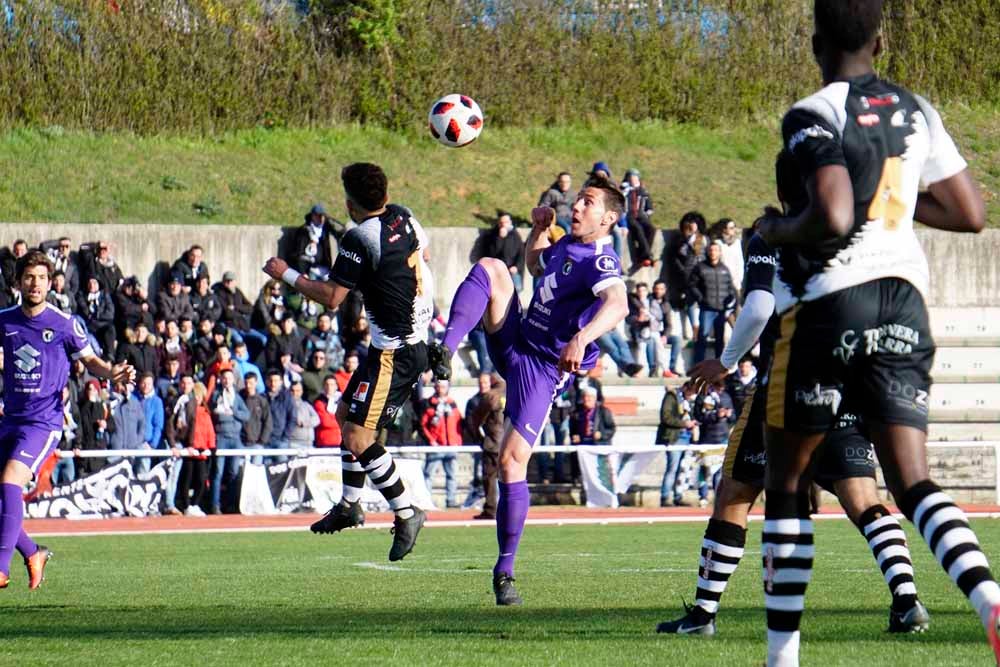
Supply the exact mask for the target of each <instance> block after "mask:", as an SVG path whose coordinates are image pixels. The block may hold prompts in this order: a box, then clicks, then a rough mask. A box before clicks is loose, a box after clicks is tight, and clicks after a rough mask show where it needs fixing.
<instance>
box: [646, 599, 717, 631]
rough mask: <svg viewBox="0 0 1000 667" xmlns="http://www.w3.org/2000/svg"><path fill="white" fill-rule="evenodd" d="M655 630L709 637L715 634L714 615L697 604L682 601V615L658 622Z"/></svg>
mask: <svg viewBox="0 0 1000 667" xmlns="http://www.w3.org/2000/svg"><path fill="white" fill-rule="evenodd" d="M656 631H657V632H659V633H661V634H671V635H700V636H702V637H711V636H713V635H714V634H715V615H714V614H709V613H708V612H707V611H705V610H704V609H702V608H701V607H699V606H698V605H688V604H687V603H684V616H682V617H680V618H678V619H677V620H674V621H664V622H663V623H660V624H659V625H657V626H656Z"/></svg>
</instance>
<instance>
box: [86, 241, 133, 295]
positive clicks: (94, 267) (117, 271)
mask: <svg viewBox="0 0 1000 667" xmlns="http://www.w3.org/2000/svg"><path fill="white" fill-rule="evenodd" d="M81 268H83V269H84V273H85V274H87V277H88V278H97V281H98V282H99V283H101V289H103V290H105V291H106V292H107V293H108V294H117V293H118V288H119V287H121V284H122V283H123V282H125V274H123V273H122V270H121V268H120V267H119V266H118V262H117V261H116V260H115V258H114V256H113V255H112V254H111V246H110V245H109V244H108V242H107V241H98V242H97V254H96V255H91V261H90V265H89V266H87V267H81Z"/></svg>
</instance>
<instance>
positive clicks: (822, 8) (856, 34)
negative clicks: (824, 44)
mask: <svg viewBox="0 0 1000 667" xmlns="http://www.w3.org/2000/svg"><path fill="white" fill-rule="evenodd" d="M813 11H814V13H815V17H816V32H818V33H819V34H821V35H822V36H823V37H824V38H825V39H827V40H829V42H830V45H831V46H833V47H834V48H836V49H839V50H841V51H846V52H847V53H854V52H855V51H860V50H861V49H862V48H863V47H864V46H865V45H866V44H868V43H869V42H870V41H871V40H872V38H874V37H875V35H877V34H878V30H879V26H880V25H881V23H882V0H815V4H814V6H813Z"/></svg>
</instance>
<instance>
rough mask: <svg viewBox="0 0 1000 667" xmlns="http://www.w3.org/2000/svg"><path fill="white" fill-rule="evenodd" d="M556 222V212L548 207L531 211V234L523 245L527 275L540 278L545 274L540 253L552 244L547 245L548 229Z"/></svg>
mask: <svg viewBox="0 0 1000 667" xmlns="http://www.w3.org/2000/svg"><path fill="white" fill-rule="evenodd" d="M555 220H556V210H555V209H554V208H550V207H548V206H539V207H537V208H533V209H531V233H530V234H528V240H527V241H525V243H524V248H525V266H526V267H527V269H528V273H530V274H531V275H533V276H534V277H535V278H540V277H541V276H542V274H543V273H544V272H545V264H544V263H543V261H542V253H543V252H545V249H546V248H548V247H550V246H551V245H552V244H551V243H549V235H548V229H549V226H550V225H552V223H554V222H555Z"/></svg>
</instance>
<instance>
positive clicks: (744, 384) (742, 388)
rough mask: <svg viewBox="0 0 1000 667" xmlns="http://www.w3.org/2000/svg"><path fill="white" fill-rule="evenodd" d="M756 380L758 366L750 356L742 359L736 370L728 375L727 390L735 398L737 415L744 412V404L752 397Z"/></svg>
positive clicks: (734, 407)
mask: <svg viewBox="0 0 1000 667" xmlns="http://www.w3.org/2000/svg"><path fill="white" fill-rule="evenodd" d="M756 380H757V367H756V366H754V363H753V359H751V358H750V357H743V358H742V359H740V363H739V365H738V366H737V367H736V372H735V373H730V374H729V375H727V376H726V391H727V392H728V393H729V396H730V397H731V398H732V399H733V413H734V414H735V415H736V416H737V417H739V415H741V414H743V404H744V403H746V401H747V400H748V399H749V398H750V394H751V392H752V391H753V388H754V386H755V385H756Z"/></svg>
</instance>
